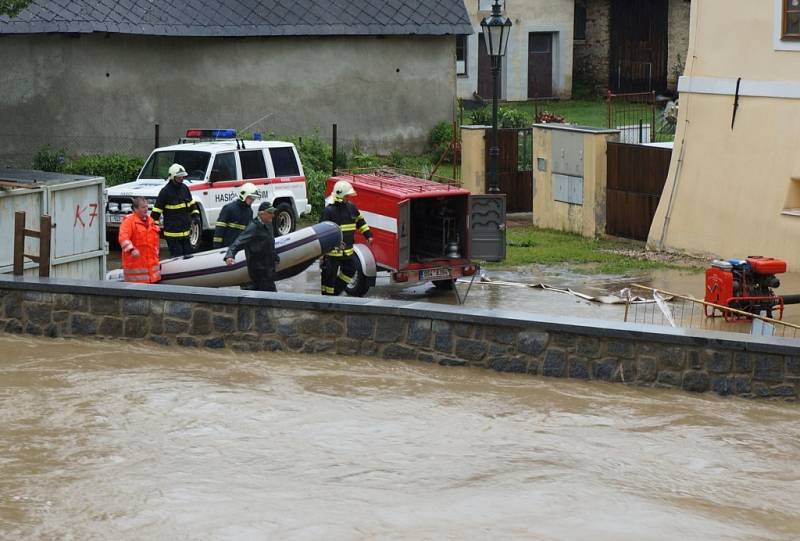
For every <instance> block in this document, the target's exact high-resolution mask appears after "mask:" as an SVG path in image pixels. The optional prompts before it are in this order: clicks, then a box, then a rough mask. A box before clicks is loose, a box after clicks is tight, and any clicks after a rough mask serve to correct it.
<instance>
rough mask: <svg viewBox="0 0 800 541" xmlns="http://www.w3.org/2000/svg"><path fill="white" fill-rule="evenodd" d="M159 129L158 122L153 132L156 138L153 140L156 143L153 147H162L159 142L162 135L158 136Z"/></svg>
mask: <svg viewBox="0 0 800 541" xmlns="http://www.w3.org/2000/svg"><path fill="white" fill-rule="evenodd" d="M158 131H159V125H158V124H156V125H155V130H154V134H153V136H154V140H153V142H154V143H155V146H154V147H153V148H158V147H160V146H161V145H160V144H159V141H160V137H159V136H158Z"/></svg>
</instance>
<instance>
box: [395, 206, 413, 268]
mask: <svg viewBox="0 0 800 541" xmlns="http://www.w3.org/2000/svg"><path fill="white" fill-rule="evenodd" d="M410 218H411V201H409V200H407V199H406V200H405V201H403V202H402V203H400V205H399V208H398V213H397V251H398V256H399V257H398V269H405V268H406V267H408V260H409V259H410V258H411V219H410Z"/></svg>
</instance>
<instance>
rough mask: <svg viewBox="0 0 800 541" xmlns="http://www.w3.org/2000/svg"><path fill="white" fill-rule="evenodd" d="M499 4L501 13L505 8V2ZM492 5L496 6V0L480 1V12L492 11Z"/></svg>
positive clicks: (500, 1) (501, 0) (503, 0)
mask: <svg viewBox="0 0 800 541" xmlns="http://www.w3.org/2000/svg"><path fill="white" fill-rule="evenodd" d="M499 3H500V11H503V9H504V8H505V0H499ZM473 5H474V4H473ZM492 5H494V0H478V9H479V10H480V11H492Z"/></svg>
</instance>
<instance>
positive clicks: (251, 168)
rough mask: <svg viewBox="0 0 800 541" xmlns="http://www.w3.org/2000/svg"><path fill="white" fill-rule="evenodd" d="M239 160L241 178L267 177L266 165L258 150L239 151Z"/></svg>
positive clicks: (262, 155) (261, 153)
mask: <svg viewBox="0 0 800 541" xmlns="http://www.w3.org/2000/svg"><path fill="white" fill-rule="evenodd" d="M239 162H240V163H241V164H242V178H267V165H266V164H265V163H264V153H263V152H261V151H260V150H247V151H244V152H240V153H239Z"/></svg>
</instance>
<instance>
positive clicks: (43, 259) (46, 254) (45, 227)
mask: <svg viewBox="0 0 800 541" xmlns="http://www.w3.org/2000/svg"><path fill="white" fill-rule="evenodd" d="M51 224H52V218H50V216H48V215H47V214H44V215H42V217H41V218H40V220H39V276H42V277H44V278H47V277H49V276H50V233H51V232H52V229H51Z"/></svg>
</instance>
